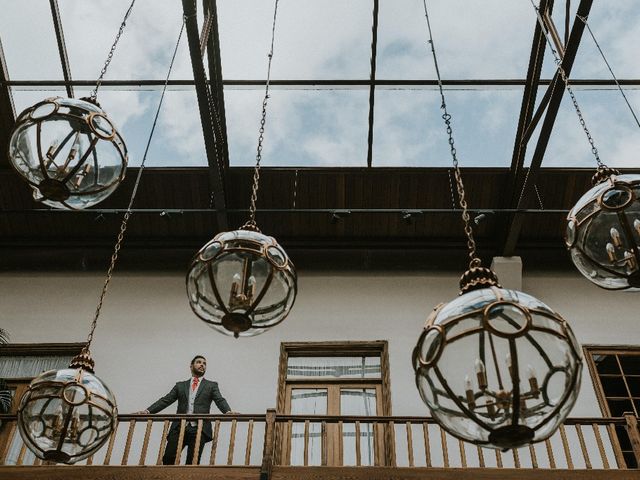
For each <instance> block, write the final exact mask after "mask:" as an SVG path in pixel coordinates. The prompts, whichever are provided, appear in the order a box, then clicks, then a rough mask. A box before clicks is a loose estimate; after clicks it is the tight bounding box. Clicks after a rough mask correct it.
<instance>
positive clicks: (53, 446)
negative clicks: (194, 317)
mask: <svg viewBox="0 0 640 480" xmlns="http://www.w3.org/2000/svg"><path fill="white" fill-rule="evenodd" d="M183 30H184V22H183V24H182V28H181V29H180V34H179V36H178V40H177V42H176V46H175V49H174V51H173V56H172V58H171V64H170V66H169V71H168V73H167V77H166V79H165V84H164V88H163V90H162V95H161V97H160V101H159V103H158V108H157V110H156V114H155V118H154V122H153V125H152V127H151V131H150V134H149V138H148V140H147V145H146V148H145V152H144V155H143V158H142V162H141V165H140V170H139V171H138V176H137V178H136V182H135V185H134V187H133V191H132V193H131V198H130V200H129V204H128V206H127V210H126V212H125V214H124V217H123V219H122V223H121V225H120V230H119V232H118V236H117V240H116V243H115V246H114V248H113V254H112V255H111V261H110V264H109V268H108V270H107V275H106V278H105V281H104V284H103V286H102V291H101V292H100V297H99V300H98V305H97V307H96V311H95V315H94V317H93V320H92V322H91V328H90V330H89V335H88V336H87V341H86V344H85V346H84V347H83V348H82V350H81V352H80V353H79V354H78V355H77V356H76V357H74V358H73V360H72V361H71V363H70V364H69V368H66V369H62V370H51V371H48V372H45V373H43V374H42V375H40V376H38V377H37V378H35V379H34V380H33V381H32V382H31V384H30V385H29V388H28V389H27V391H26V392H25V393H24V395H23V396H22V398H21V400H20V406H19V408H18V428H19V431H20V435H21V436H22V439H23V441H24V443H25V444H26V445H27V447H28V448H29V450H31V451H32V452H33V453H34V454H35V455H36V456H37V457H38V458H41V459H43V460H49V461H53V462H60V463H75V462H78V461H80V460H82V459H85V458H87V457H89V456H90V455H92V454H94V453H95V452H96V451H97V450H99V449H100V447H102V446H103V445H104V443H105V442H106V441H107V440H108V439H109V437H110V436H111V434H112V432H113V431H114V429H115V427H116V424H117V414H118V412H117V406H116V400H115V397H114V395H113V393H112V392H111V390H109V388H108V387H107V386H106V385H105V384H104V382H102V381H101V380H100V379H99V378H98V377H97V376H95V374H94V366H95V362H94V361H93V358H92V357H91V350H90V349H91V342H92V341H93V335H94V332H95V330H96V327H97V325H98V318H99V317H100V312H101V311H102V305H103V302H104V299H105V296H106V294H107V290H108V289H109V284H110V282H111V278H112V276H113V271H114V269H115V266H116V262H117V260H118V254H119V252H120V249H121V247H122V242H123V241H124V234H125V232H126V229H127V224H128V221H129V218H130V217H131V213H132V208H133V202H134V200H135V197H136V194H137V191H138V186H139V184H140V179H141V175H142V171H143V170H144V166H145V162H146V158H147V154H148V152H149V147H150V145H151V140H152V138H153V134H154V132H155V128H156V125H157V122H158V116H159V114H160V109H161V107H162V103H163V100H164V95H165V92H166V89H167V84H168V81H169V75H170V74H171V70H172V68H173V64H174V60H175V58H176V53H177V51H178V45H179V43H180V39H181V37H182V32H183Z"/></svg>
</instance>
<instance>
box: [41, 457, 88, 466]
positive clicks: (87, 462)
mask: <svg viewBox="0 0 640 480" xmlns="http://www.w3.org/2000/svg"><path fill="white" fill-rule="evenodd" d="M89 460H93V455H91V456H90V457H89V458H88V459H87V465H91V463H89ZM39 465H42V460H40V459H39V458H38V457H36V459H35V460H34V461H33V466H34V467H37V466H39Z"/></svg>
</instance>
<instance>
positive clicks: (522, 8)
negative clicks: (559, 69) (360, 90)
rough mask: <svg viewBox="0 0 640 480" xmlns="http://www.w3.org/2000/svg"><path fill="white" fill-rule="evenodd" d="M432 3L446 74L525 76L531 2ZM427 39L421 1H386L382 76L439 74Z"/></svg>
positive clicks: (442, 69)
mask: <svg viewBox="0 0 640 480" xmlns="http://www.w3.org/2000/svg"><path fill="white" fill-rule="evenodd" d="M427 7H428V8H429V19H430V21H431V30H432V32H433V38H434V44H435V46H436V53H437V55H438V62H439V67H440V73H441V75H442V78H445V79H458V78H492V79H495V78H524V77H525V76H526V72H527V66H528V64H529V53H530V51H531V37H532V35H533V30H534V27H535V21H536V17H535V15H534V10H533V7H532V6H531V4H530V3H529V2H528V1H526V0H523V1H517V2H505V1H504V0H485V1H482V2H470V1H468V0H446V1H445V0H440V1H430V2H428V4H427ZM505 18H508V19H509V21H508V22H507V21H505ZM428 38H429V34H428V30H427V23H426V19H425V15H424V7H423V3H422V0H394V1H393V2H385V1H381V2H380V18H379V32H378V64H377V78H379V79H421V78H435V70H434V67H433V59H432V56H431V50H430V48H429V46H428V43H427V40H428Z"/></svg>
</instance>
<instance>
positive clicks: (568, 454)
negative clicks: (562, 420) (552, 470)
mask: <svg viewBox="0 0 640 480" xmlns="http://www.w3.org/2000/svg"><path fill="white" fill-rule="evenodd" d="M560 437H561V438H562V448H564V456H565V458H566V459H567V468H568V469H569V470H573V460H572V459H571V450H569V442H567V432H566V431H565V429H564V425H560Z"/></svg>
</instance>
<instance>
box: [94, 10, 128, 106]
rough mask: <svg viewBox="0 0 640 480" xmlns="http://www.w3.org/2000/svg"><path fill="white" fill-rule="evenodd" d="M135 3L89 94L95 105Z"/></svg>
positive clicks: (126, 16)
mask: <svg viewBox="0 0 640 480" xmlns="http://www.w3.org/2000/svg"><path fill="white" fill-rule="evenodd" d="M135 3H136V0H131V5H129V8H128V9H127V11H126V13H125V14H124V18H123V19H122V23H121V24H120V28H119V29H118V33H117V34H116V38H115V40H114V41H113V44H112V45H111V49H110V50H109V53H108V54H107V59H106V60H105V62H104V66H103V67H102V70H101V71H100V76H99V77H98V80H96V86H95V87H94V89H93V91H92V92H91V93H90V94H89V99H90V100H91V102H93V103H95V102H96V99H97V97H98V89H99V88H100V86H101V85H102V79H103V78H104V76H105V74H106V73H107V69H108V68H109V64H110V63H111V60H112V59H113V54H114V52H115V51H116V45H118V42H119V41H120V37H121V36H122V32H124V27H126V25H127V20H128V19H129V15H131V10H133V5H134V4H135Z"/></svg>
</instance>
